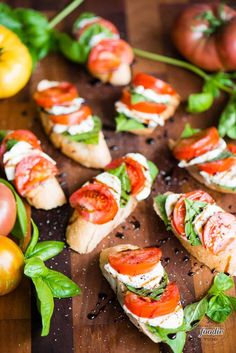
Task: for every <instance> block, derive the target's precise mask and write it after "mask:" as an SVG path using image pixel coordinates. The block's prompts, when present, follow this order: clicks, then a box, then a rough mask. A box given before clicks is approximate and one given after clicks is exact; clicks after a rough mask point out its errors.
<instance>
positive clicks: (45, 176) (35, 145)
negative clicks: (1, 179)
mask: <svg viewBox="0 0 236 353" xmlns="http://www.w3.org/2000/svg"><path fill="white" fill-rule="evenodd" d="M0 135H1V145H0V158H1V164H2V166H3V169H4V171H5V174H6V178H7V180H9V181H11V182H12V183H13V184H14V185H15V187H16V189H17V191H18V193H19V194H20V195H21V196H22V197H25V198H26V199H27V201H28V202H29V203H30V204H31V205H32V206H34V207H35V208H40V209H43V210H50V209H52V208H55V207H58V206H62V205H63V204H64V203H66V198H65V195H64V193H63V191H62V188H61V186H60V184H59V183H58V181H57V179H56V175H57V174H58V169H57V167H56V162H55V161H54V160H53V159H52V158H51V157H49V155H47V154H46V153H44V152H43V151H42V148H41V143H40V141H39V140H38V139H37V137H36V136H35V135H34V134H33V133H32V132H31V131H28V130H14V131H1V134H0Z"/></svg>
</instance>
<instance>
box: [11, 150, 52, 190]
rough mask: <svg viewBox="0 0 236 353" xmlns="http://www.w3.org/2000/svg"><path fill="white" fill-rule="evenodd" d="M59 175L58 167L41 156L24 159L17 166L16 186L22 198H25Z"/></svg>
mask: <svg viewBox="0 0 236 353" xmlns="http://www.w3.org/2000/svg"><path fill="white" fill-rule="evenodd" d="M56 174H57V167H56V166H55V165H54V164H53V163H52V162H50V161H49V160H48V159H46V158H44V157H42V156H40V155H35V156H29V157H25V158H23V159H22V160H21V161H20V162H19V163H18V164H17V166H16V172H15V185H16V188H17V191H18V192H19V194H20V195H21V196H25V195H26V194H27V193H28V192H30V191H31V190H32V189H34V188H35V187H37V186H38V185H39V184H40V183H42V182H43V181H45V180H46V179H49V178H51V177H53V176H54V175H56Z"/></svg>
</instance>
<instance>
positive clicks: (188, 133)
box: [180, 123, 200, 138]
mask: <svg viewBox="0 0 236 353" xmlns="http://www.w3.org/2000/svg"><path fill="white" fill-rule="evenodd" d="M199 131H200V130H199V129H194V128H192V127H191V125H190V124H188V123H187V124H185V127H184V130H183V132H182V134H181V136H180V137H181V138H188V137H191V136H193V135H195V134H196V133H197V132H199Z"/></svg>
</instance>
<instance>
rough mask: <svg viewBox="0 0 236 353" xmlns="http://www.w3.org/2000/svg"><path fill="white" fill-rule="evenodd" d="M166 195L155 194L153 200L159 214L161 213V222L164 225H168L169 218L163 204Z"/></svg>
mask: <svg viewBox="0 0 236 353" xmlns="http://www.w3.org/2000/svg"><path fill="white" fill-rule="evenodd" d="M167 197H168V195H166V194H164V195H161V194H160V195H157V196H156V197H155V198H154V202H155V203H156V205H157V207H158V209H159V211H160V214H161V218H162V220H163V222H164V223H165V225H166V226H167V225H169V220H168V217H167V214H166V209H165V204H166V199H167Z"/></svg>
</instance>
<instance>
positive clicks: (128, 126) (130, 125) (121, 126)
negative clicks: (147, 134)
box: [115, 113, 147, 132]
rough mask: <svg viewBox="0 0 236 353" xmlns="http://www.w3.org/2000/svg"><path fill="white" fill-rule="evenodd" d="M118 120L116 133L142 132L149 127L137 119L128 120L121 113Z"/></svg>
mask: <svg viewBox="0 0 236 353" xmlns="http://www.w3.org/2000/svg"><path fill="white" fill-rule="evenodd" d="M115 120H116V131H117V132H120V131H131V130H140V129H146V128H147V126H145V125H144V124H142V123H140V122H138V121H137V120H135V119H132V118H128V117H127V116H126V115H125V114H122V113H119V114H118V115H117V117H116V118H115Z"/></svg>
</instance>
